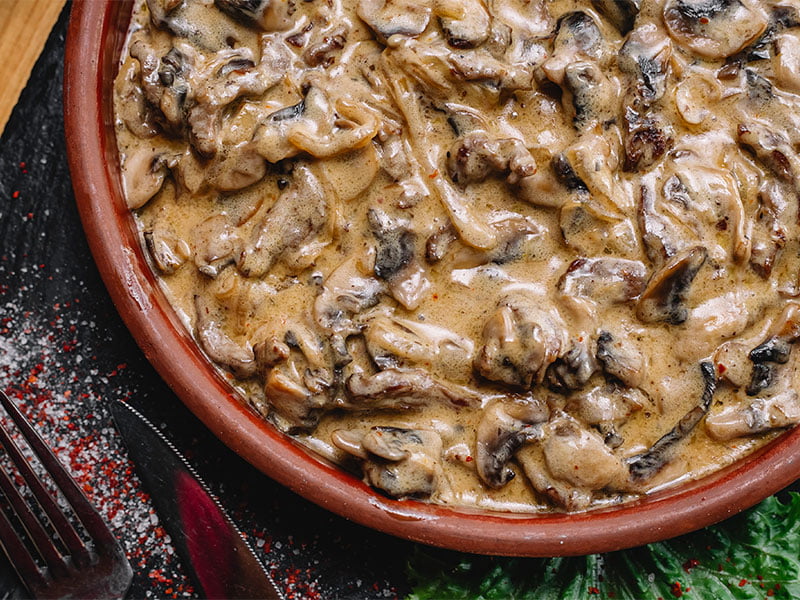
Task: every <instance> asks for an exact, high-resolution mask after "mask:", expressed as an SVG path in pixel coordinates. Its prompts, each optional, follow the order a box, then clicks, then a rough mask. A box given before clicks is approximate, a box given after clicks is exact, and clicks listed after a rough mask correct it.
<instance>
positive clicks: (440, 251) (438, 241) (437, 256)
mask: <svg viewBox="0 0 800 600" xmlns="http://www.w3.org/2000/svg"><path fill="white" fill-rule="evenodd" d="M457 239H458V234H457V233H456V230H455V229H454V228H453V226H452V225H449V224H448V225H445V226H443V227H440V228H439V229H438V230H436V231H435V232H434V233H432V234H431V235H430V236H429V237H428V239H427V240H426V241H425V260H427V261H428V263H430V264H434V263H437V262H439V261H440V260H442V259H443V258H444V257H445V254H446V253H447V250H448V248H450V246H451V244H452V243H453V242H455V241H456V240H457Z"/></svg>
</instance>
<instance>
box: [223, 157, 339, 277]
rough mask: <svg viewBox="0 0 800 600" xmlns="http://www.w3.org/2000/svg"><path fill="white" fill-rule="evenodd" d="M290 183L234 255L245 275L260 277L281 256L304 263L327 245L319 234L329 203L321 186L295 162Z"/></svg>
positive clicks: (326, 222) (326, 220)
mask: <svg viewBox="0 0 800 600" xmlns="http://www.w3.org/2000/svg"><path fill="white" fill-rule="evenodd" d="M292 179H293V185H291V186H290V187H289V188H288V189H287V190H286V191H285V192H284V193H283V194H281V196H280V197H279V198H278V199H277V200H276V201H275V204H274V205H273V206H272V207H271V208H270V209H269V210H268V211H267V213H266V214H265V215H264V217H263V218H262V219H261V221H260V223H259V224H258V225H257V226H256V227H255V229H254V230H253V233H252V234H251V236H250V239H249V241H248V242H247V243H246V244H245V245H244V247H243V248H242V251H241V253H240V254H239V256H238V257H237V261H236V264H237V267H238V268H239V271H241V273H242V274H243V275H245V276H246V277H262V276H263V275H265V274H266V273H267V272H268V271H269V269H270V268H271V267H272V265H273V264H274V263H275V262H276V261H278V260H281V259H282V260H283V261H284V263H286V264H291V263H295V265H296V266H297V267H298V268H300V269H302V268H305V267H307V266H308V265H309V264H310V263H311V262H313V260H314V258H316V256H317V255H318V254H319V253H320V252H321V251H322V249H323V248H324V247H325V245H327V241H329V240H327V241H326V240H323V239H321V238H320V237H319V234H320V233H321V232H322V231H323V230H324V229H325V227H326V226H327V225H329V220H330V218H331V217H330V207H329V205H328V202H329V199H328V198H327V197H326V193H325V189H324V187H323V186H322V184H321V183H320V181H319V179H318V178H317V176H316V175H315V174H314V173H313V171H312V169H311V167H309V166H307V165H304V164H298V165H296V166H295V168H294V172H293V178H292Z"/></svg>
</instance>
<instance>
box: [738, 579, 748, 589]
mask: <svg viewBox="0 0 800 600" xmlns="http://www.w3.org/2000/svg"><path fill="white" fill-rule="evenodd" d="M747 584H748V581H747V579H741V580H739V587H744V586H746V585H747Z"/></svg>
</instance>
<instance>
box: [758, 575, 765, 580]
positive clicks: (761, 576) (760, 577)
mask: <svg viewBox="0 0 800 600" xmlns="http://www.w3.org/2000/svg"><path fill="white" fill-rule="evenodd" d="M756 579H758V580H759V581H764V576H763V575H756Z"/></svg>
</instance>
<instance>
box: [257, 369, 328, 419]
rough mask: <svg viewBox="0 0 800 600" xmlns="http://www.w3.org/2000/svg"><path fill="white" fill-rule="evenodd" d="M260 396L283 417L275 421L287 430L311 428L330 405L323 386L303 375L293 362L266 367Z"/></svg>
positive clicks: (326, 391)
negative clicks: (268, 368) (291, 363)
mask: <svg viewBox="0 0 800 600" xmlns="http://www.w3.org/2000/svg"><path fill="white" fill-rule="evenodd" d="M308 383H311V388H309V386H308V385H307V384H308ZM264 396H265V397H266V399H267V402H268V403H269V405H270V406H271V407H272V410H273V411H274V412H275V413H276V414H277V415H278V416H279V417H280V419H282V420H283V422H280V421H279V424H280V425H284V428H285V429H288V430H289V431H290V432H296V431H308V430H311V429H314V427H316V426H317V424H318V423H319V420H320V418H321V416H322V414H323V412H324V411H325V410H326V408H327V407H328V406H329V405H330V397H329V394H328V389H327V386H326V385H320V384H319V382H316V381H313V379H312V378H308V377H303V376H302V375H300V373H298V372H297V370H296V369H295V368H293V365H290V366H288V367H287V366H284V365H278V366H276V367H274V368H272V369H270V371H269V373H268V374H267V376H266V379H265V381H264Z"/></svg>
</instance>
